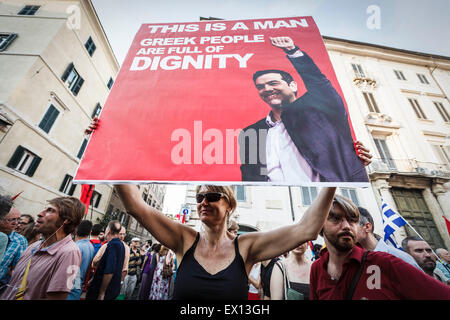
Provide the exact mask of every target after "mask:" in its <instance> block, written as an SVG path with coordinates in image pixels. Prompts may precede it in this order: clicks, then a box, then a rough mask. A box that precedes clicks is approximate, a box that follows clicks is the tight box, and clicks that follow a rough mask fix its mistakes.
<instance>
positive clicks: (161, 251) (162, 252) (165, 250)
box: [159, 245, 169, 256]
mask: <svg viewBox="0 0 450 320" xmlns="http://www.w3.org/2000/svg"><path fill="white" fill-rule="evenodd" d="M168 253H169V248H167V247H166V246H163V245H161V247H160V249H159V255H160V256H165V255H167V254H168Z"/></svg>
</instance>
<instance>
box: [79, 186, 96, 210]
mask: <svg viewBox="0 0 450 320" xmlns="http://www.w3.org/2000/svg"><path fill="white" fill-rule="evenodd" d="M93 191H94V185H92V184H82V185H81V196H80V201H81V202H83V203H84V205H85V206H86V213H85V214H88V211H89V204H90V202H91V197H92V192H93Z"/></svg>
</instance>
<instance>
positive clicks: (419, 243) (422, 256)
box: [402, 236, 436, 276]
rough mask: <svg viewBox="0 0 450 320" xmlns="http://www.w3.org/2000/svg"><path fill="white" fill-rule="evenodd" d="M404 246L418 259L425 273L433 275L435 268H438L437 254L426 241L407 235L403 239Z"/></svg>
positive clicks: (404, 248) (406, 250)
mask: <svg viewBox="0 0 450 320" xmlns="http://www.w3.org/2000/svg"><path fill="white" fill-rule="evenodd" d="M402 248H403V250H404V251H405V252H407V253H409V254H410V255H411V256H412V257H413V258H414V260H416V262H417V264H418V265H419V267H421V268H422V270H423V271H425V273H427V274H428V275H430V276H433V271H434V268H436V256H435V255H434V254H433V250H431V247H430V245H429V244H428V243H427V242H426V241H424V240H423V239H421V238H419V237H415V236H410V237H406V238H405V239H403V241H402Z"/></svg>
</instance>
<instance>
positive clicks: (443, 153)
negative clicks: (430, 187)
mask: <svg viewBox="0 0 450 320" xmlns="http://www.w3.org/2000/svg"><path fill="white" fill-rule="evenodd" d="M432 147H433V151H434V153H435V154H436V156H437V157H438V159H439V161H440V163H441V164H445V165H447V166H448V165H450V147H446V146H443V145H438V144H433V145H432Z"/></svg>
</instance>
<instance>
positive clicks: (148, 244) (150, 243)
mask: <svg viewBox="0 0 450 320" xmlns="http://www.w3.org/2000/svg"><path fill="white" fill-rule="evenodd" d="M152 243H153V241H152V240H151V239H149V240H147V243H146V244H145V250H148V249H149V248H151V247H152Z"/></svg>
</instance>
